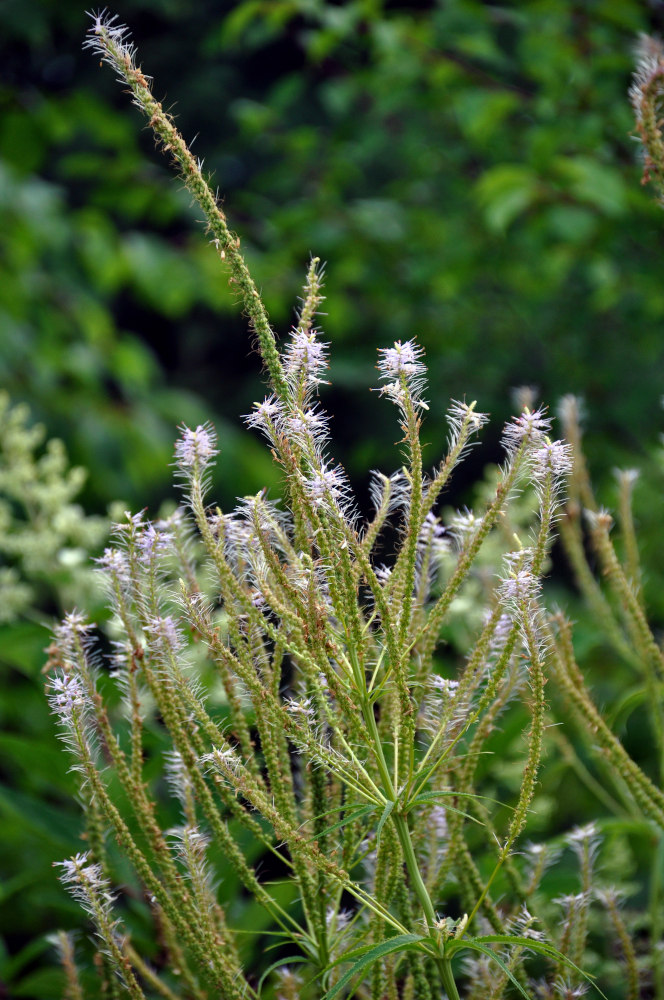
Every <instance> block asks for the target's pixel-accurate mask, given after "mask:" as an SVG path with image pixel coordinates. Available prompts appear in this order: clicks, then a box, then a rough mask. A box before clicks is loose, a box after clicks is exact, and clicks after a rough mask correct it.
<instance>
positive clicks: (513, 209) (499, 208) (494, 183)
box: [475, 163, 539, 233]
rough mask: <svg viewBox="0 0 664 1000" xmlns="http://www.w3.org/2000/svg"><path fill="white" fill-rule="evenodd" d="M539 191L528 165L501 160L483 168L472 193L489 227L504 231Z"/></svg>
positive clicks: (534, 198)
mask: <svg viewBox="0 0 664 1000" xmlns="http://www.w3.org/2000/svg"><path fill="white" fill-rule="evenodd" d="M538 194H539V181H538V178H537V177H536V176H535V174H533V172H532V171H531V169H530V168H529V167H526V166H523V165H521V164H518V163H501V164H499V165H498V166H496V167H492V168H491V169H490V170H487V171H486V172H485V173H484V174H483V176H482V177H481V178H480V179H479V181H478V182H477V184H476V185H475V195H476V197H477V201H478V203H479V205H480V207H481V208H482V209H483V211H484V218H485V220H486V224H487V226H488V227H489V229H492V230H493V231H494V232H497V233H504V232H505V230H506V229H507V228H508V227H509V225H510V223H512V222H513V221H514V220H515V219H516V218H517V217H518V216H519V215H522V214H523V213H524V212H525V211H526V210H527V209H528V208H530V206H531V205H532V204H533V202H534V201H535V200H536V198H537V197H538Z"/></svg>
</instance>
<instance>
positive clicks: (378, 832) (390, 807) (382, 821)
mask: <svg viewBox="0 0 664 1000" xmlns="http://www.w3.org/2000/svg"><path fill="white" fill-rule="evenodd" d="M395 805H396V802H394V801H392V802H386V803H385V808H384V809H383V814H382V816H381V817H380V819H379V820H378V825H377V827H376V843H377V844H379V843H380V835H381V832H382V829H383V827H384V826H385V823H386V821H387V818H388V816H389V815H390V813H391V812H392V810H393V809H394V807H395Z"/></svg>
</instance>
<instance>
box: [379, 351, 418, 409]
mask: <svg viewBox="0 0 664 1000" xmlns="http://www.w3.org/2000/svg"><path fill="white" fill-rule="evenodd" d="M423 357H424V348H422V347H419V346H418V345H417V344H416V342H415V341H414V340H407V341H406V343H405V344H402V343H401V341H400V340H396V341H395V342H394V346H393V347H380V348H379V349H378V364H377V366H376V367H377V368H378V371H379V372H380V377H381V379H382V380H383V381H384V382H386V385H383V386H381V388H380V389H379V390H378V391H379V392H380V394H381V395H382V396H388V397H389V398H390V399H391V400H392V401H393V402H395V403H396V404H397V405H398V406H399V407H401V409H403V408H404V407H405V406H406V405H407V399H408V397H410V400H411V403H412V404H413V405H414V406H418V407H420V408H421V409H424V410H427V409H428V405H427V404H426V403H425V402H424V400H423V399H421V398H420V395H421V393H422V391H423V389H424V387H425V384H426V383H425V378H424V376H425V375H426V371H427V367H426V365H425V364H424V362H423V361H422V360H421V359H422V358H423Z"/></svg>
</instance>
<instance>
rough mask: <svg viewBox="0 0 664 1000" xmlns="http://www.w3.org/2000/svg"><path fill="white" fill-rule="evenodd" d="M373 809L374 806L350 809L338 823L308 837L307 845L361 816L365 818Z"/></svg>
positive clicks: (333, 810)
mask: <svg viewBox="0 0 664 1000" xmlns="http://www.w3.org/2000/svg"><path fill="white" fill-rule="evenodd" d="M375 808H376V807H375V806H358V808H357V809H351V811H350V812H348V813H346V815H345V816H344V818H343V819H340V820H339V822H338V823H333V824H332V826H328V827H326V828H325V829H324V830H319V831H318V833H316V834H315V836H313V837H309V839H308V840H307V843H308V844H310V843H311V842H312V841H313V840H318V838H319V837H325V836H326V835H327V834H328V833H332V832H333V831H334V830H339V829H341V827H342V826H346V825H347V824H348V823H352V822H353V820H355V819H360V818H361V817H362V816H366V815H367V814H368V813H370V812H373V811H374V809H375ZM330 812H337V810H336V809H331V810H330ZM322 815H323V816H325V815H327V814H326V813H323V814H322Z"/></svg>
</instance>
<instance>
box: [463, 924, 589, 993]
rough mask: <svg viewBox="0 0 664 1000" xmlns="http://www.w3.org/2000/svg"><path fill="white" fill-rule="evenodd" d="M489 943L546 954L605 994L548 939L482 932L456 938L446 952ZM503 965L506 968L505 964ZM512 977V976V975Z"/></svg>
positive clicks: (488, 952) (486, 951)
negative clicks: (473, 936)
mask: <svg viewBox="0 0 664 1000" xmlns="http://www.w3.org/2000/svg"><path fill="white" fill-rule="evenodd" d="M489 944H507V945H512V946H513V947H519V948H528V949H529V950H530V951H535V952H537V953H538V954H539V955H545V956H546V957H547V958H552V959H555V960H556V961H557V962H560V963H561V964H562V965H565V966H567V968H568V969H573V970H574V971H575V972H578V973H579V975H580V976H583V978H584V979H585V980H586V981H587V982H589V983H590V984H591V986H594V987H595V989H596V990H597V992H598V993H599V994H600V996H604V994H603V993H602V991H601V990H600V988H599V986H597V985H596V983H595V982H594V979H593V977H592V976H590V975H588V973H586V972H584V971H583V969H580V968H579V967H578V965H575V964H574V962H572V961H571V959H569V958H567V956H566V955H563V953H562V952H560V951H558V949H557V948H554V946H553V945H551V944H548V942H546V941H537V940H535V939H534V938H530V937H522V936H520V935H517V934H482V935H481V936H480V937H475V938H459V939H458V940H456V941H455V940H453V941H450V942H449V943H448V944H447V945H446V946H445V951H446V954H448V955H449V956H450V957H451V956H452V955H454V954H456V952H457V951H461V949H462V948H464V947H466V946H470V947H476V946H478V945H479V946H481V948H483V947H484V945H489ZM481 948H477V950H481ZM484 953H485V954H490V955H491V957H492V958H494V959H496V961H497V962H498V964H499V965H501V962H500V961H499V959H498V958H497V957H496V953H495V952H493V951H491V950H490V949H489V950H485V952H484ZM502 967H503V968H504V966H502ZM505 971H506V972H507V969H505ZM510 978H512V977H511V976H510ZM513 982H516V980H513ZM517 985H518V983H517ZM519 989H521V987H519ZM524 996H527V994H524Z"/></svg>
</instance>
